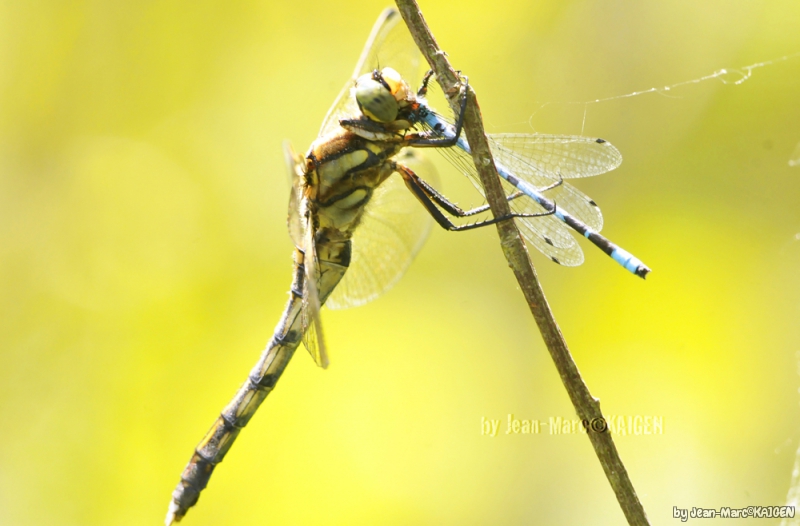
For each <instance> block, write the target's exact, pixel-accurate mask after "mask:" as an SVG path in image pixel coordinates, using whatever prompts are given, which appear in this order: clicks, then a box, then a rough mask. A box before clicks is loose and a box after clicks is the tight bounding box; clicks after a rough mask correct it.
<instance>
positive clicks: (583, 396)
mask: <svg viewBox="0 0 800 526" xmlns="http://www.w3.org/2000/svg"><path fill="white" fill-rule="evenodd" d="M396 1H397V6H398V8H399V9H400V13H401V14H402V16H403V19H404V20H405V22H406V25H407V26H408V28H409V30H410V31H411V35H412V36H413V38H414V41H415V42H416V44H417V46H418V47H419V48H420V50H421V51H422V54H423V55H424V56H425V58H426V59H427V61H428V64H430V66H431V69H433V71H434V72H435V73H436V80H437V81H438V82H439V84H441V86H442V89H443V90H444V92H445V93H446V94H447V95H448V96H449V99H450V104H451V106H453V107H454V110H455V109H457V108H456V106H455V104H456V102H457V98H458V97H457V95H458V93H459V89H460V86H461V83H460V80H459V78H458V75H457V74H456V72H455V70H454V69H453V68H452V66H451V65H450V63H449V61H448V60H447V57H446V56H445V54H444V53H443V52H442V50H441V49H440V48H439V46H438V44H437V43H436V39H435V38H434V37H433V35H432V34H431V32H430V30H429V29H428V26H427V24H426V23H425V19H424V18H423V17H422V13H421V12H420V10H419V6H417V4H416V2H415V1H414V0H396ZM467 97H468V100H467V109H466V112H465V115H464V133H465V135H466V137H467V141H468V142H469V145H470V149H471V150H472V159H473V161H474V162H475V166H476V168H477V170H478V173H479V175H480V178H481V183H482V184H483V187H484V189H485V193H486V199H487V201H488V202H489V205H490V207H491V210H492V214H493V215H494V217H502V216H505V215H508V214H509V213H510V209H509V206H508V202H507V201H506V199H505V194H504V193H503V188H502V186H501V185H500V179H499V176H498V175H497V169H496V168H495V165H494V160H493V159H492V153H491V150H490V149H489V144H488V142H487V140H486V135H485V133H484V131H483V121H482V118H481V112H480V108H479V107H478V101H477V99H476V96H475V92H474V90H473V89H472V87H468V88H467ZM497 231H498V234H499V235H500V246H501V247H502V248H503V254H505V256H506V260H508V264H509V266H510V267H511V269H512V270H513V271H514V275H515V276H516V278H517V282H518V283H519V286H520V288H521V289H522V293H523V295H524V296H525V300H526V301H527V302H528V307H529V308H530V310H531V313H532V314H533V318H534V319H535V320H536V325H537V326H538V327H539V331H540V332H541V334H542V338H543V339H544V343H545V345H546V346H547V350H548V351H549V352H550V356H551V357H552V359H553V362H554V363H555V365H556V369H558V374H559V375H560V376H561V381H562V382H563V384H564V387H565V388H566V390H567V393H568V394H569V397H570V400H571V401H572V405H573V406H574V407H575V412H576V413H577V414H578V417H579V418H581V419H582V421H583V422H584V425H586V427H587V431H588V432H587V435H588V436H589V440H590V441H591V443H592V446H593V447H594V450H595V453H596V454H597V458H598V459H599V460H600V464H601V465H602V467H603V471H605V474H606V477H607V478H608V481H609V483H610V484H611V487H612V489H613V490H614V493H615V494H616V496H617V500H618V501H619V504H620V507H621V508H622V511H623V513H624V514H625V517H626V518H627V520H628V524H630V525H631V526H647V525H649V522H648V520H647V516H646V514H645V511H644V508H643V507H642V504H641V502H639V498H638V497H637V495H636V491H635V490H634V488H633V485H632V484H631V481H630V478H628V472H627V471H626V470H625V466H624V465H623V464H622V460H621V459H620V458H619V454H618V453H617V448H616V447H615V446H614V441H613V440H612V438H611V433H610V432H609V431H608V428H607V425H606V421H605V419H604V418H603V413H602V412H601V411H600V402H599V400H597V399H596V398H594V397H593V396H592V395H591V393H590V392H589V389H588V387H587V386H586V383H584V381H583V378H581V375H580V372H579V371H578V367H577V365H575V362H574V360H573V359H572V355H571V354H570V352H569V349H568V348H567V343H566V341H565V340H564V337H563V336H562V334H561V330H560V329H559V328H558V324H557V323H556V320H555V318H554V317H553V312H552V311H551V310H550V306H549V305H548V304H547V300H546V299H545V297H544V292H543V291H542V288H541V286H540V285H539V280H538V278H537V277H536V271H535V270H534V269H533V265H532V264H531V261H530V258H529V257H528V252H527V250H526V249H525V245H524V244H523V242H522V237H521V235H520V233H519V230H518V229H517V227H516V225H515V224H514V221H513V220H508V221H501V222H499V223H497Z"/></svg>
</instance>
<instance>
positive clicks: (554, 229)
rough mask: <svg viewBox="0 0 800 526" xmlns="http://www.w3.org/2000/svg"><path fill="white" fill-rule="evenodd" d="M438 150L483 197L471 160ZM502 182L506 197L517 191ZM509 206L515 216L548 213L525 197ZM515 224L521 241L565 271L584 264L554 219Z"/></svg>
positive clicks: (461, 153)
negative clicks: (523, 239) (561, 266)
mask: <svg viewBox="0 0 800 526" xmlns="http://www.w3.org/2000/svg"><path fill="white" fill-rule="evenodd" d="M438 150H439V151H440V152H441V153H442V154H443V155H444V156H445V158H446V159H447V160H448V161H450V163H451V164H453V166H455V167H456V168H457V169H458V170H459V171H461V172H462V173H463V174H465V175H466V176H467V177H468V178H469V179H470V181H471V182H472V184H473V185H474V186H475V188H477V189H478V191H479V192H481V195H483V185H482V184H481V181H480V177H479V176H478V172H477V171H476V169H475V164H474V163H473V162H472V156H471V155H470V154H469V153H467V152H465V151H464V150H462V149H460V148H458V147H453V148H440V149H438ZM501 182H502V185H503V189H504V190H505V192H506V195H511V194H512V193H514V192H516V188H515V187H514V186H513V185H511V184H510V183H509V182H507V181H505V180H502V181H501ZM562 186H563V185H562ZM484 197H485V196H484ZM509 204H510V206H511V210H512V211H514V212H517V213H523V214H544V213H546V212H547V211H546V210H545V209H544V207H542V206H541V205H540V204H538V203H537V202H536V201H534V200H533V199H530V198H528V197H527V196H524V195H523V196H521V197H518V198H516V199H514V200H512V201H511V202H510V203H509ZM559 206H560V204H559ZM517 221H518V223H519V225H520V232H521V233H522V235H523V237H524V238H525V239H526V240H527V241H529V242H530V243H531V244H532V245H533V246H535V247H536V248H537V249H538V250H539V251H540V252H541V253H542V254H544V255H545V256H547V257H549V258H550V259H552V260H554V261H556V262H557V263H559V264H561V265H565V266H568V267H574V266H578V265H580V264H581V263H583V252H582V251H581V247H580V246H579V245H578V242H577V241H576V240H575V238H574V237H573V235H572V234H571V233H570V230H569V229H568V228H567V226H566V225H564V223H562V222H561V221H560V220H559V219H558V218H556V217H555V216H554V215H544V216H540V217H527V218H517Z"/></svg>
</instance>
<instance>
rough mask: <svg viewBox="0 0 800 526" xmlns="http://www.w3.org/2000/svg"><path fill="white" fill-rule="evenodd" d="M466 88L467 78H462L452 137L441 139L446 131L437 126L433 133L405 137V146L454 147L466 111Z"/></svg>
mask: <svg viewBox="0 0 800 526" xmlns="http://www.w3.org/2000/svg"><path fill="white" fill-rule="evenodd" d="M429 78H430V77H429V76H427V77H426V80H427V79H429ZM425 85H426V86H427V83H426V84H425ZM467 87H469V78H467V77H464V83H463V88H462V92H461V105H460V107H459V110H458V118H457V119H456V129H455V132H454V133H453V135H452V136H444V137H442V135H445V131H446V130H445V129H444V127H443V126H442V125H441V124H437V125H436V126H434V128H433V133H430V132H425V133H415V134H411V135H408V136H406V144H407V145H408V146H414V147H416V148H425V147H429V148H447V147H450V146H455V145H456V143H457V142H458V138H459V137H461V129H462V128H463V127H464V112H465V110H466V109H467ZM420 89H422V88H420Z"/></svg>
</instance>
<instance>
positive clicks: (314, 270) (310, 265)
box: [301, 225, 328, 369]
mask: <svg viewBox="0 0 800 526" xmlns="http://www.w3.org/2000/svg"><path fill="white" fill-rule="evenodd" d="M303 241H304V243H303V249H304V251H305V257H304V258H303V265H304V267H305V279H304V280H303V310H302V314H301V316H302V321H303V344H304V345H305V347H306V349H308V352H309V353H310V354H311V357H312V358H314V361H315V362H316V363H317V365H319V366H320V367H322V368H323V369H324V368H326V367H328V352H327V349H326V347H325V339H324V338H323V335H322V323H321V322H320V314H319V309H320V300H319V289H318V287H317V283H318V281H319V275H320V273H319V267H318V265H317V249H316V245H315V232H314V228H313V227H312V226H311V225H307V227H306V233H305V236H303Z"/></svg>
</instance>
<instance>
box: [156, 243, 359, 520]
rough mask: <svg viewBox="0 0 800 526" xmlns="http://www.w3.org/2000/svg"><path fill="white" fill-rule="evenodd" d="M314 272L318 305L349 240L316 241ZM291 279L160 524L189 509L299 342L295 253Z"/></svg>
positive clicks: (346, 259) (299, 264)
mask: <svg viewBox="0 0 800 526" xmlns="http://www.w3.org/2000/svg"><path fill="white" fill-rule="evenodd" d="M317 252H318V254H319V271H320V280H319V286H320V298H321V299H322V300H323V301H324V298H327V296H328V295H330V293H331V291H332V290H333V288H334V287H335V286H336V285H337V284H338V283H339V281H340V280H341V278H342V276H344V273H345V271H346V270H347V267H348V265H349V263H350V243H349V241H345V242H342V241H328V240H321V242H320V244H319V245H318V246H317ZM294 259H295V265H294V278H293V280H292V287H291V291H290V298H289V302H288V303H287V304H286V308H285V309H284V311H283V315H282V316H281V319H280V321H279V322H278V325H277V327H276V328H275V332H274V334H273V335H272V338H271V339H270V342H269V344H268V345H267V348H266V349H265V350H264V352H263V353H262V354H261V358H260V359H259V361H258V363H256V365H255V367H253V369H252V370H251V371H250V374H249V375H248V377H247V380H246V381H245V382H244V384H243V385H242V386H241V387H240V388H239V391H238V392H237V393H236V395H235V396H234V397H233V400H231V401H230V403H228V405H227V406H225V409H223V410H222V412H221V413H220V416H219V417H218V418H217V420H216V421H215V422H214V424H213V425H212V426H211V429H209V430H208V432H207V433H206V435H205V437H203V440H201V441H200V443H199V444H198V445H197V447H196V448H195V452H194V454H193V455H192V458H191V459H190V460H189V463H188V464H187V465H186V468H185V469H184V470H183V473H182V474H181V481H180V482H179V483H178V485H177V487H176V488H175V491H173V492H172V501H171V502H170V505H169V510H168V511H167V518H166V524H167V526H169V525H170V524H172V523H173V522H178V521H180V520H181V519H182V518H183V516H184V515H186V512H187V511H188V510H189V508H191V507H192V506H194V505H195V503H196V502H197V499H198V498H199V496H200V492H201V491H203V489H205V487H206V485H207V484H208V480H209V478H210V477H211V474H212V473H213V471H214V468H215V467H216V466H217V464H219V463H220V462H222V460H223V458H225V455H226V454H227V452H228V450H229V449H230V447H231V446H232V445H233V442H234V441H235V440H236V437H237V436H238V435H239V433H240V432H241V430H242V428H243V427H244V426H246V425H247V423H248V422H249V421H250V419H251V418H252V417H253V415H254V414H255V412H256V410H257V409H258V407H259V406H260V405H261V403H262V402H263V401H264V399H265V398H266V397H267V395H269V393H270V392H272V390H273V389H274V387H275V384H276V383H277V382H278V379H279V378H280V377H281V374H282V373H283V371H284V369H285V368H286V365H287V364H288V363H289V360H290V359H291V358H292V356H293V355H294V351H295V350H296V349H297V346H298V345H299V344H300V341H301V340H302V338H303V322H302V316H301V315H300V313H301V311H302V306H303V297H302V290H303V283H304V280H305V269H304V267H303V260H304V255H303V252H302V251H300V250H299V249H296V250H295V258H294Z"/></svg>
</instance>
